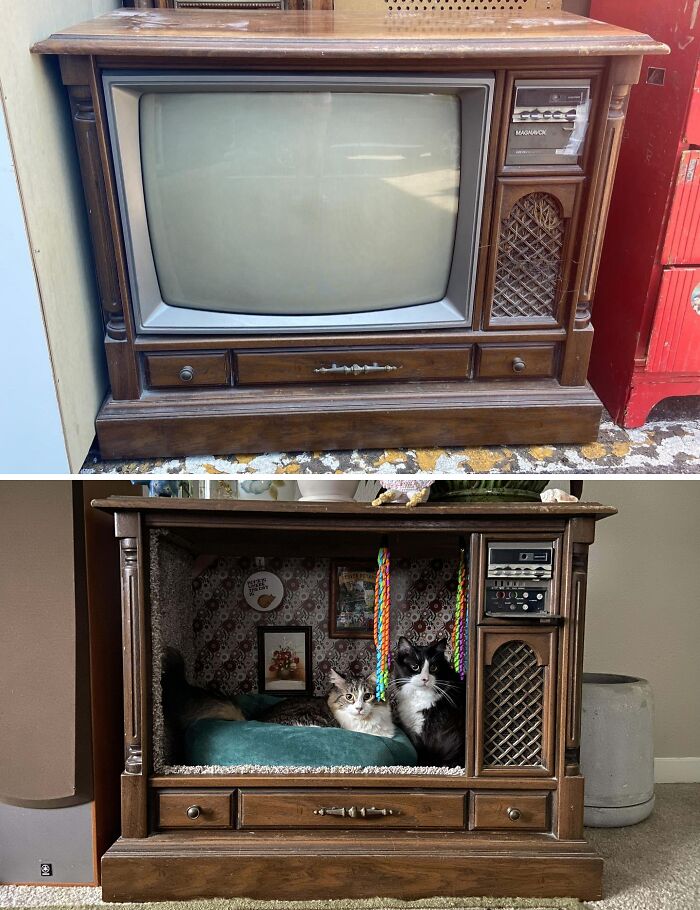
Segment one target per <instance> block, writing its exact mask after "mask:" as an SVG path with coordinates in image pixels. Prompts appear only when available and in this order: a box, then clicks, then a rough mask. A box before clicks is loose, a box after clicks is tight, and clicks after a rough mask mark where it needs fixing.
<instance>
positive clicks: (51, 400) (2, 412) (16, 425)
mask: <svg viewBox="0 0 700 910" xmlns="http://www.w3.org/2000/svg"><path fill="white" fill-rule="evenodd" d="M1 89H2V86H1V85H0V91H1ZM0 237H2V242H1V243H0V311H1V312H2V326H3V330H2V332H0V388H1V389H3V394H2V395H0V426H2V427H3V428H4V429H3V435H2V440H0V473H5V474H12V473H18V474H20V473H35V472H36V473H39V472H43V471H47V472H56V473H58V474H60V473H65V472H66V471H67V470H68V457H67V454H66V446H65V442H64V439H63V427H62V424H61V414H60V411H59V408H58V399H57V398H56V390H55V389H54V384H53V371H52V366H51V358H50V356H49V347H48V343H47V340H46V332H45V330H44V321H43V316H42V311H41V301H40V299H39V292H38V289H37V285H36V277H35V275H34V268H33V264H32V257H31V255H30V252H29V245H28V240H27V234H26V231H25V225H24V216H23V213H22V204H21V201H20V196H19V188H18V186H17V179H16V177H15V168H14V163H13V161H12V152H11V149H10V142H9V137H8V135H7V128H6V124H5V117H4V112H3V108H2V105H0ZM20 339H21V341H20Z"/></svg>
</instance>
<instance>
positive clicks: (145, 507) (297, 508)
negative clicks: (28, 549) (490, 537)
mask: <svg viewBox="0 0 700 910" xmlns="http://www.w3.org/2000/svg"><path fill="white" fill-rule="evenodd" d="M92 506H93V507H94V508H96V509H102V510H104V511H107V512H119V511H126V510H128V511H143V512H189V513H197V512H201V513H206V512H210V513H211V512H214V513H219V514H221V513H224V514H225V513H238V514H241V513H245V512H257V513H260V512H263V513H265V512H267V513H274V514H277V515H284V516H294V515H302V516H303V515H307V516H308V515H319V516H326V517H327V516H338V518H339V519H342V517H343V516H348V517H355V518H357V517H366V518H381V517H382V516H384V517H387V516H390V517H391V518H392V519H395V518H397V517H402V516H404V517H406V518H418V519H420V518H446V517H447V518H449V517H452V516H455V515H460V516H489V515H493V516H500V515H512V516H516V517H517V516H533V515H541V516H550V517H556V518H563V517H577V516H585V515H588V516H593V517H596V518H605V517H607V516H608V515H615V514H616V513H617V509H614V508H613V507H612V506H604V505H601V504H600V503H597V502H555V503H542V502H533V503H529V502H528V503H522V502H488V503H483V502H477V503H456V502H450V503H438V502H435V503H426V504H423V505H420V506H416V507H415V508H412V509H407V508H406V507H405V506H403V505H383V506H372V505H370V504H369V503H364V502H255V501H254V500H250V501H249V500H236V499H169V498H166V497H157V496H154V497H148V496H144V497H138V496H121V497H120V496H112V497H110V498H109V499H93V500H92Z"/></svg>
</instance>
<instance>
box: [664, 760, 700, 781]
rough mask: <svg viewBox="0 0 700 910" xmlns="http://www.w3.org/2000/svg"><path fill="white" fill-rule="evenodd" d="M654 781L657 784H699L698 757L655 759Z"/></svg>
mask: <svg viewBox="0 0 700 910" xmlns="http://www.w3.org/2000/svg"><path fill="white" fill-rule="evenodd" d="M654 779H655V780H656V783H657V784H695V783H700V756H699V757H697V758H693V757H687V758H655V759H654Z"/></svg>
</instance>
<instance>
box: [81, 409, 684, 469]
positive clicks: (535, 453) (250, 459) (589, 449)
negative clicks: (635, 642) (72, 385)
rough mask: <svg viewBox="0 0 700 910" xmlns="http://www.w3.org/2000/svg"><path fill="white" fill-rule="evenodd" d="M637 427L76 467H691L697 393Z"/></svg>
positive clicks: (91, 462)
mask: <svg viewBox="0 0 700 910" xmlns="http://www.w3.org/2000/svg"><path fill="white" fill-rule="evenodd" d="M652 416H653V418H654V419H653V420H650V421H649V422H647V423H646V424H645V425H644V426H643V427H640V428H639V429H637V430H623V429H622V428H621V427H618V426H616V425H615V424H614V423H613V422H612V421H611V420H610V418H609V417H607V416H606V417H605V418H604V420H603V423H602V424H601V428H600V434H599V436H598V440H597V441H596V442H592V443H589V444H588V445H583V446H565V445H560V446H555V445H552V446H547V445H540V446H483V447H481V448H464V449H372V450H354V451H346V452H267V453H265V454H262V455H249V454H248V455H247V454H229V455H197V456H192V457H189V458H157V459H150V460H144V461H131V460H129V461H102V459H101V457H100V454H99V450H97V449H94V450H92V451H91V452H90V454H89V455H88V457H87V459H86V461H85V464H84V465H83V468H82V470H81V473H83V474H108V473H116V474H159V475H162V474H251V473H261V474H314V473H319V474H334V473H346V474H347V473H352V474H415V473H426V472H431V473H432V472H434V473H440V474H492V473H493V474H607V473H610V474H697V473H700V398H685V399H669V400H668V401H665V402H662V403H661V404H660V405H659V406H658V407H657V408H656V409H655V410H654V412H653V415H652Z"/></svg>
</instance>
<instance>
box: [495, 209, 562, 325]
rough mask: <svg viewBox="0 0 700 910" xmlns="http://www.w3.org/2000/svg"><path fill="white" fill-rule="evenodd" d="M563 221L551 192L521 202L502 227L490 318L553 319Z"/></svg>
mask: <svg viewBox="0 0 700 910" xmlns="http://www.w3.org/2000/svg"><path fill="white" fill-rule="evenodd" d="M563 248H564V219H563V218H562V214H561V210H560V208H559V203H558V202H557V200H556V199H555V198H554V197H553V196H551V195H550V194H549V193H529V194H528V195H527V196H523V197H522V198H521V199H519V200H518V201H517V202H516V203H515V205H514V206H513V208H512V209H511V211H510V214H509V215H508V217H507V218H504V219H503V221H502V222H501V236H500V240H499V243H498V260H497V263H496V283H495V287H494V290H493V303H492V305H491V317H492V318H496V319H504V318H505V319H536V318H554V316H555V314H556V307H557V291H558V288H559V277H560V275H561V264H562V252H563Z"/></svg>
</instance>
